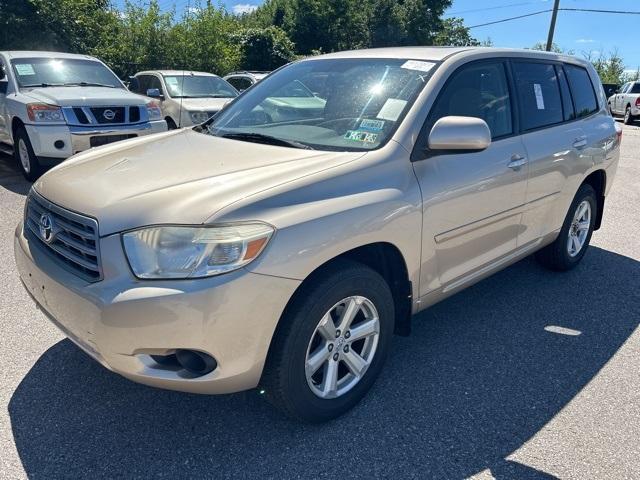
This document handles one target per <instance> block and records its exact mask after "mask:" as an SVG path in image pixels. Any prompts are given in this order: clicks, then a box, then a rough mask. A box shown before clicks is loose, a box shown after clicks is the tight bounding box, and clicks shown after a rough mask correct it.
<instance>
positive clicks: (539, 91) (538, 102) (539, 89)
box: [533, 83, 544, 110]
mask: <svg viewBox="0 0 640 480" xmlns="http://www.w3.org/2000/svg"><path fill="white" fill-rule="evenodd" d="M533 91H534V92H535V94H536V106H537V107H538V110H544V97H543V96H542V87H541V86H540V84H539V83H534V84H533Z"/></svg>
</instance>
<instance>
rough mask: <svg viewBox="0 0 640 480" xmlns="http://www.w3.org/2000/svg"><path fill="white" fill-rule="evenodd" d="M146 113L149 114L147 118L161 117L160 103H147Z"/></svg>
mask: <svg viewBox="0 0 640 480" xmlns="http://www.w3.org/2000/svg"><path fill="white" fill-rule="evenodd" d="M147 113H148V114H149V120H160V119H161V118H162V110H160V105H158V104H157V103H156V102H149V103H147Z"/></svg>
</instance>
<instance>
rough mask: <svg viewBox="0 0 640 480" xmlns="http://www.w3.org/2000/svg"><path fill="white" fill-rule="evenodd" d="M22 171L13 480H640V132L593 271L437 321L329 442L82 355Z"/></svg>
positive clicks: (425, 322)
mask: <svg viewBox="0 0 640 480" xmlns="http://www.w3.org/2000/svg"><path fill="white" fill-rule="evenodd" d="M7 161H8V160H7V158H6V157H2V158H0V205H1V207H0V259H2V260H1V261H0V279H1V281H2V284H1V285H0V338H1V343H0V375H1V377H0V455H1V457H0V459H1V462H0V478H2V479H7V478H24V477H32V478H43V479H50V478H60V477H67V478H79V477H92V478H99V477H112V478H113V477H124V478H132V477H145V478H160V477H168V478H169V477H171V478H182V477H216V478H224V477H238V478H251V477H276V478H291V477H294V478H295V477H298V478H314V477H330V478H343V477H366V478H371V477H381V476H385V477H392V478H465V477H474V478H478V479H489V478H492V477H493V478H497V479H513V478H518V479H541V478H555V477H559V478H571V479H586V478H589V479H591V478H603V479H605V478H606V479H622V478H627V479H632V478H635V479H637V478H640V373H639V372H640V328H638V326H639V324H640V263H639V261H640V241H639V240H638V239H639V238H640V222H638V213H639V212H640V128H638V127H634V128H631V127H625V132H624V140H623V158H622V161H621V164H620V168H619V171H618V176H617V178H616V181H615V185H614V189H613V194H612V195H611V197H610V198H609V199H608V200H607V202H608V204H607V207H606V208H607V210H606V213H605V222H604V225H603V227H602V229H601V230H600V231H599V232H597V233H596V234H595V235H594V237H593V246H592V247H591V249H590V250H589V252H588V254H587V256H586V257H585V259H584V262H583V263H582V265H581V266H580V267H579V268H577V269H576V270H574V271H572V272H570V273H566V274H553V273H549V272H547V271H545V270H543V269H541V268H540V267H539V266H538V265H537V264H536V263H535V262H534V261H532V260H530V259H526V260H524V261H522V262H520V263H518V264H517V265H514V266H513V267H511V268H509V269H507V270H505V271H503V272H501V273H499V274H497V275H495V276H494V277H492V278H490V279H488V280H485V281H484V282H482V283H480V284H478V285H476V286H474V287H472V288H470V289H468V290H466V291H465V292H463V293H461V294H458V295H457V296H455V297H452V298H450V299H448V300H447V301H445V302H444V303H442V304H440V305H437V306H436V307H434V308H431V309H430V310H428V311H427V312H425V313H423V314H421V315H420V316H419V317H418V318H417V319H416V322H415V328H414V333H413V335H412V336H411V337H409V338H397V339H396V341H395V346H394V351H393V355H392V357H391V359H390V362H389V363H388V365H387V367H386V368H385V370H384V373H383V375H382V377H381V379H380V380H379V382H378V383H377V384H376V386H375V387H374V389H373V391H372V392H371V394H370V395H369V396H368V397H367V399H366V400H365V401H364V403H363V404H362V405H360V406H359V407H357V408H356V409H355V410H354V411H352V412H351V413H350V414H348V415H347V416H345V417H344V418H343V419H341V420H339V421H336V422H333V423H330V424H327V425H323V426H301V425H297V424H294V423H291V422H289V421H287V420H285V419H283V418H282V417H280V415H279V414H278V413H276V412H274V411H273V410H272V409H271V408H270V407H269V406H268V405H267V404H266V403H265V402H263V401H262V399H261V398H259V396H258V394H257V393H255V392H249V393H243V394H236V395H229V396H220V397H204V396H196V395H187V394H180V393H174V392H166V391H160V390H154V389H151V388H147V387H143V386H139V385H136V384H133V383H131V382H128V381H127V380H124V379H122V378H120V377H118V376H117V375H115V374H112V373H110V372H108V371H107V370H105V369H103V368H102V367H100V366H99V365H98V364H97V363H95V362H93V361H92V360H90V359H89V358H88V357H87V356H85V355H84V354H83V353H81V352H80V351H79V350H78V349H77V348H75V347H74V346H73V345H72V344H71V343H70V342H69V341H68V340H65V339H64V338H63V337H62V335H60V333H58V331H57V330H56V329H55V328H54V327H53V326H51V325H50V324H49V322H48V321H47V320H45V318H44V317H43V316H42V314H41V313H40V312H38V311H37V310H36V309H35V307H34V305H33V304H32V303H31V301H29V299H28V298H27V295H26V293H24V292H23V290H22V288H21V287H20V284H19V281H18V279H17V277H16V273H15V267H14V262H13V255H12V235H13V228H14V225H15V224H16V223H17V222H18V220H19V218H20V216H21V215H22V207H23V202H24V194H25V192H26V191H27V188H28V186H27V184H25V183H24V182H23V181H22V180H21V179H20V178H19V177H18V176H16V175H15V170H11V169H10V168H9V166H8V164H7ZM549 326H560V327H565V328H570V329H573V330H576V331H578V332H580V335H577V336H569V335H563V334H558V333H554V332H553V331H548V330H545V327H549ZM552 330H553V329H552Z"/></svg>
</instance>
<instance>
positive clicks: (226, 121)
mask: <svg viewBox="0 0 640 480" xmlns="http://www.w3.org/2000/svg"><path fill="white" fill-rule="evenodd" d="M433 67H435V63H434V62H426V61H417V60H406V59H375V58H359V59H317V60H307V61H302V62H298V63H293V64H291V65H289V66H287V67H284V68H283V69H281V70H279V71H277V72H275V73H274V74H272V75H271V76H269V77H267V78H266V79H264V80H263V81H261V82H259V83H257V84H256V85H254V86H253V87H252V88H251V89H249V90H247V91H246V92H245V93H244V94H243V95H242V96H241V97H239V98H238V99H237V100H236V101H234V102H233V103H232V104H230V105H229V106H228V107H227V108H226V109H224V110H222V111H221V112H220V114H219V115H218V116H216V117H215V118H214V119H212V120H210V121H209V122H208V123H205V124H204V125H203V126H202V127H201V128H198V129H197V131H201V132H203V133H207V134H209V135H216V136H228V137H229V138H236V139H238V140H244V141H262V142H264V143H275V142H269V141H268V139H269V138H270V139H272V140H274V139H275V140H278V141H280V143H282V142H289V143H290V144H291V146H294V145H296V144H297V145H303V146H306V147H307V148H314V149H321V150H322V149H325V150H341V151H356V150H373V149H375V148H378V147H380V146H382V145H384V144H385V143H386V142H387V141H388V139H389V138H390V137H391V136H392V135H393V133H394V132H395V130H396V128H397V126H398V125H399V124H400V123H401V122H402V119H403V118H404V115H405V114H406V112H407V111H408V109H409V108H410V106H411V105H412V103H413V102H414V100H415V99H416V97H417V95H418V93H420V91H421V90H422V88H423V87H424V85H425V84H426V82H427V80H428V78H429V76H430V75H431V73H432V71H433Z"/></svg>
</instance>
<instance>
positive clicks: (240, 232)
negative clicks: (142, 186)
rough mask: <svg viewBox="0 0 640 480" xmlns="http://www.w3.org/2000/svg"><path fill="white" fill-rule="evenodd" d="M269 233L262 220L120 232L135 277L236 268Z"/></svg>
mask: <svg viewBox="0 0 640 480" xmlns="http://www.w3.org/2000/svg"><path fill="white" fill-rule="evenodd" d="M272 234H273V227H271V226H269V225H266V224H264V223H246V224H238V225H229V226H217V227H215V226H212V227H172V226H162V227H149V228H142V229H140V230H134V231H131V232H127V233H125V234H123V235H122V240H123V244H124V249H125V253H126V255H127V259H128V260H129V264H130V265H131V269H132V270H133V273H134V274H135V275H136V277H138V278H154V279H158V278H198V277H209V276H212V275H219V274H221V273H225V272H230V271H231V270H236V269H238V268H240V267H242V266H244V265H246V264H248V263H249V262H251V261H252V260H254V259H255V258H257V257H258V255H260V253H261V252H262V250H264V247H265V246H266V245H267V242H268V241H269V239H270V238H271V235H272Z"/></svg>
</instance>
